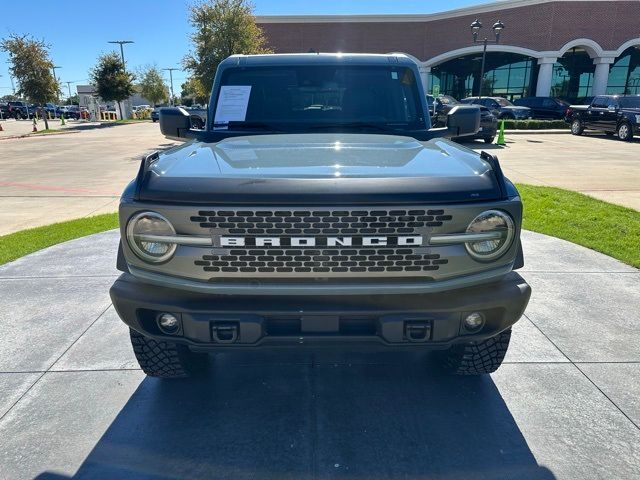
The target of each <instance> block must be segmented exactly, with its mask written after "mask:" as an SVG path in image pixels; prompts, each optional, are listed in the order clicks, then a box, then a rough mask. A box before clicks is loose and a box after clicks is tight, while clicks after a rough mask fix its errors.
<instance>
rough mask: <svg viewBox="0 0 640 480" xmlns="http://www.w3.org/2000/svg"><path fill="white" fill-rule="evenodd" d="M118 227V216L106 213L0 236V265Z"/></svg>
mask: <svg viewBox="0 0 640 480" xmlns="http://www.w3.org/2000/svg"><path fill="white" fill-rule="evenodd" d="M117 227H118V214H117V213H107V214H104V215H96V216H95V217H88V218H79V219H77V220H70V221H68V222H61V223H54V224H52V225H47V226H44V227H36V228H30V229H28V230H22V231H20V232H16V233H10V234H9V235H3V236H0V265H2V264H3V263H7V262H10V261H12V260H15V259H16V258H20V257H22V256H23V255H27V254H28V253H32V252H35V251H37V250H42V249H43V248H46V247H50V246H51V245H55V244H56V243H61V242H66V241H67V240H72V239H74V238H79V237H84V236H86V235H91V234H92V233H98V232H104V231H105V230H111V229H112V228H117Z"/></svg>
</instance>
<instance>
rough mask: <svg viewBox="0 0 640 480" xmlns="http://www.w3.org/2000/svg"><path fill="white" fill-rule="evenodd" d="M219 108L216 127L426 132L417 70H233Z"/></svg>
mask: <svg viewBox="0 0 640 480" xmlns="http://www.w3.org/2000/svg"><path fill="white" fill-rule="evenodd" d="M225 87H226V88H225ZM215 108H216V110H215V115H214V128H225V127H229V128H232V127H233V128H243V127H248V128H252V127H257V126H263V127H265V126H266V127H269V126H277V127H278V129H281V130H300V129H314V128H324V127H329V126H332V125H333V126H337V125H340V126H353V127H366V126H372V127H374V128H375V127H377V128H381V129H382V128H384V129H393V130H418V129H422V130H424V129H425V128H426V124H425V118H424V115H423V110H422V108H423V107H422V103H421V100H420V96H419V90H418V85H417V81H416V78H415V76H414V74H413V71H412V70H411V69H410V68H407V67H393V66H386V65H385V66H344V65H317V66H306V65H301V66H286V67H251V68H230V69H227V70H225V71H224V73H223V76H222V79H221V88H220V89H219V95H218V99H217V103H216V107H215Z"/></svg>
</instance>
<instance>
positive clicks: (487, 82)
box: [430, 52, 538, 100]
mask: <svg viewBox="0 0 640 480" xmlns="http://www.w3.org/2000/svg"><path fill="white" fill-rule="evenodd" d="M481 62H482V54H480V53H476V54H471V55H465V56H464V57H459V58H456V59H454V60H449V61H448V62H445V63H442V64H440V65H437V66H435V67H433V68H432V69H431V79H430V85H431V86H432V87H433V85H439V86H440V93H442V94H446V95H451V96H453V97H455V98H457V99H462V98H466V97H471V96H475V95H477V94H478V90H479V87H480V82H479V77H480V65H481ZM537 69H538V67H537V61H536V60H535V59H534V58H531V57H528V56H525V55H519V54H516V53H507V52H489V53H487V60H486V65H485V74H484V78H483V80H482V95H483V96H484V95H486V96H496V97H505V98H507V99H509V100H515V99H517V98H520V97H526V96H529V95H533V93H534V92H535V82H536V77H537Z"/></svg>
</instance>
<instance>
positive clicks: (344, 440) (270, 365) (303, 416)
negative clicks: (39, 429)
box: [37, 354, 555, 480]
mask: <svg viewBox="0 0 640 480" xmlns="http://www.w3.org/2000/svg"><path fill="white" fill-rule="evenodd" d="M415 357H416V356H415V355H409V354H402V355H395V356H387V357H380V356H374V357H370V356H369V357H367V356H362V357H351V358H343V359H338V360H335V359H332V358H329V359H326V361H325V360H323V355H322V354H313V356H312V360H311V361H310V359H309V356H307V357H298V358H290V357H288V356H287V355H285V354H260V355H258V354H256V355H255V356H253V357H250V358H249V359H248V360H247V357H246V356H245V357H243V359H242V360H241V361H236V360H234V359H233V358H221V359H218V360H217V361H216V363H215V366H213V367H212V368H211V371H210V372H209V373H208V374H207V376H206V377H204V378H203V377H199V378H193V379H189V380H185V381H162V380H158V379H152V378H147V379H145V380H144V381H143V382H142V383H141V384H140V386H139V387H138V389H137V390H136V392H135V393H134V394H133V395H132V396H131V398H130V399H129V401H128V403H127V404H126V405H125V406H124V408H123V409H122V410H121V411H120V413H119V414H118V416H117V417H116V418H115V419H114V421H113V423H112V424H111V425H110V427H109V428H108V430H107V431H106V432H105V433H104V435H103V436H102V438H101V439H100V440H99V442H98V443H97V444H96V445H95V447H94V448H93V450H92V451H91V453H90V454H89V455H88V457H87V458H86V459H85V461H84V463H83V464H82V465H81V466H80V468H79V470H78V471H77V473H76V474H75V475H74V476H73V479H76V480H77V479H97V478H105V479H111V478H113V479H116V478H117V479H168V478H189V479H193V478H211V479H213V478H215V479H227V478H228V479H243V478H251V479H277V480H282V479H296V480H300V479H312V478H355V479H398V478H403V479H418V478H420V479H431V478H434V479H447V480H452V479H460V480H473V479H485V480H488V479H489V480H494V479H496V480H497V479H527V480H553V479H554V478H555V477H554V475H553V474H552V473H551V472H550V471H549V470H548V469H546V468H544V467H540V466H539V465H538V464H537V462H536V460H535V458H534V456H533V454H532V453H531V451H530V450H529V447H528V446H527V442H526V440H525V439H524V437H523V436H522V434H521V432H520V430H519V428H518V425H517V424H516V423H515V421H514V419H513V417H512V416H511V413H510V412H509V409H508V408H507V406H506V405H505V403H504V401H503V399H502V397H501V395H500V392H499V391H498V389H497V388H496V386H495V385H494V383H493V381H492V380H491V378H490V377H488V376H486V377H483V378H472V377H469V378H460V377H448V376H443V375H441V374H437V373H434V372H432V371H429V370H430V369H429V368H427V367H426V366H425V365H426V362H425V361H424V358H423V357H421V358H418V359H417V360H416V358H415ZM420 360H422V361H420ZM66 478H68V477H65V476H61V475H59V474H56V473H49V472H45V473H42V474H41V475H39V476H38V477H37V479H38V480H61V479H66Z"/></svg>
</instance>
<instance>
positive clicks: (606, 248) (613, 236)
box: [0, 185, 640, 268]
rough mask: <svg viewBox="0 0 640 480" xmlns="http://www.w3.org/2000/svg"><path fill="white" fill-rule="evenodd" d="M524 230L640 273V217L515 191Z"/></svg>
mask: <svg viewBox="0 0 640 480" xmlns="http://www.w3.org/2000/svg"><path fill="white" fill-rule="evenodd" d="M518 189H519V190H520V194H521V195H522V199H523V202H524V225H523V226H524V228H525V229H527V230H532V231H534V232H540V233H544V234H546V235H551V236H553V237H558V238H562V239H564V240H568V241H570V242H573V243H577V244H579V245H583V246H585V247H587V248H591V249H593V250H596V251H598V252H602V253H604V254H606V255H610V256H611V257H614V258H617V259H618V260H620V261H622V262H625V263H628V264H629V265H633V266H634V267H638V268H640V212H638V211H636V210H632V209H629V208H624V207H619V206H617V205H612V204H610V203H606V202H602V201H600V200H596V199H594V198H591V197H588V196H586V195H581V194H579V193H575V192H571V191H568V190H562V189H560V188H551V187H534V186H532V185H518ZM117 227H118V215H117V214H115V213H110V214H105V215H98V216H95V217H89V218H80V219H77V220H71V221H68V222H62V223H55V224H53V225H47V226H45V227H37V228H32V229H29V230H23V231H21V232H17V233H12V234H9V235H4V236H0V265H1V264H3V263H7V262H10V261H12V260H15V259H16V258H19V257H22V256H23V255H26V254H28V253H31V252H35V251H37V250H41V249H43V248H45V247H49V246H51V245H55V244H56V243H61V242H65V241H67V240H72V239H74V238H78V237H83V236H85V235H91V234H92V233H98V232H102V231H105V230H111V229H112V228H117Z"/></svg>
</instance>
